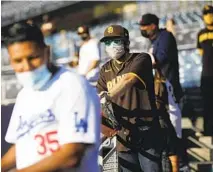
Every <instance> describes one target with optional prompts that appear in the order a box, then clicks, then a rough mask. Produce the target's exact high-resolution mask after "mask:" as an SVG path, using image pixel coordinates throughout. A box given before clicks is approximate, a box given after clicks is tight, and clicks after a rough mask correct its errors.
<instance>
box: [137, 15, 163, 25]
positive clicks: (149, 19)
mask: <svg viewBox="0 0 213 172" xmlns="http://www.w3.org/2000/svg"><path fill="white" fill-rule="evenodd" d="M139 24H140V25H141V26H146V25H150V24H155V25H156V26H158V25H159V18H158V17H157V16H156V15H155V14H151V13H146V14H144V15H142V17H141V20H140V22H139Z"/></svg>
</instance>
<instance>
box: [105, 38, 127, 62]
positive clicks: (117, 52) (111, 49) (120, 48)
mask: <svg viewBox="0 0 213 172" xmlns="http://www.w3.org/2000/svg"><path fill="white" fill-rule="evenodd" d="M106 52H107V54H108V55H109V57H111V58H112V59H115V60H117V59H119V58H120V57H121V56H122V55H123V54H124V53H125V49H124V44H123V43H122V42H121V41H120V42H111V43H110V44H106Z"/></svg>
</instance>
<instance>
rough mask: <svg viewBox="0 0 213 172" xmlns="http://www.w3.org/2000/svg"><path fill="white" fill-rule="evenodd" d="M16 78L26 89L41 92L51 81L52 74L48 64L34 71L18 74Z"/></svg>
mask: <svg viewBox="0 0 213 172" xmlns="http://www.w3.org/2000/svg"><path fill="white" fill-rule="evenodd" d="M16 77H17V79H18V81H19V83H20V84H21V85H22V86H23V87H24V88H30V89H34V90H39V89H41V88H42V87H43V86H44V85H45V84H46V83H47V81H48V80H49V79H50V77H51V73H50V71H49V70H48V69H47V66H46V64H43V65H41V66H40V67H39V68H37V69H35V70H33V71H28V72H16Z"/></svg>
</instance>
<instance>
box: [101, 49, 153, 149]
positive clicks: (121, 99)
mask: <svg viewBox="0 0 213 172" xmlns="http://www.w3.org/2000/svg"><path fill="white" fill-rule="evenodd" d="M124 58H125V59H126V60H125V62H123V63H121V64H118V63H117V62H116V61H115V60H110V61H109V62H107V63H106V64H105V65H103V67H102V69H101V72H100V77H99V80H98V83H97V89H98V92H101V91H110V90H111V89H112V88H113V87H114V86H115V85H116V84H117V83H118V82H119V80H120V79H121V78H122V77H124V76H125V75H126V74H127V73H131V74H132V75H135V76H136V77H137V78H138V80H137V82H136V83H135V84H134V85H133V86H132V87H131V88H129V89H128V90H126V91H125V92H123V93H122V95H120V96H117V97H114V98H113V99H112V102H113V110H114V112H115V115H116V118H117V119H118V121H119V123H120V124H121V125H122V126H123V131H124V130H126V129H127V130H128V128H129V127H131V125H132V124H135V123H136V122H135V119H137V118H141V117H153V116H155V113H154V110H155V108H156V105H155V95H154V81H153V74H152V63H151V60H150V57H149V55H148V54H146V53H141V54H137V53H126V54H125V57H124ZM124 133H125V132H119V134H118V135H119V136H120V137H121V138H120V139H119V141H120V142H125V140H126V135H125V134H124ZM124 144H126V143H123V146H124ZM123 146H122V147H123ZM125 146H126V147H128V145H125ZM123 148H124V147H123ZM123 148H121V149H120V150H123ZM124 149H125V148H124Z"/></svg>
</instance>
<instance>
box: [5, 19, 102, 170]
mask: <svg viewBox="0 0 213 172" xmlns="http://www.w3.org/2000/svg"><path fill="white" fill-rule="evenodd" d="M5 44H6V45H7V49H8V52H9V55H10V63H11V65H12V67H13V69H14V71H15V74H16V77H17V79H18V81H19V82H20V84H21V85H22V86H23V88H22V90H21V91H20V92H19V93H18V96H17V99H16V103H15V106H14V109H13V112H12V116H11V119H10V122H9V126H8V129H7V133H6V136H5V140H6V141H7V142H8V143H11V144H12V146H11V147H10V149H9V150H8V152H7V153H6V154H5V155H4V156H3V157H2V159H1V171H2V172H6V171H8V170H10V169H11V168H13V167H16V169H17V170H16V172H53V171H60V172H65V171H69V172H72V171H75V172H99V167H98V163H97V161H98V160H97V158H98V148H99V140H100V103H99V102H100V101H99V97H98V95H97V93H96V90H95V89H94V88H93V87H92V86H91V85H90V84H89V83H88V81H87V80H86V79H85V78H83V77H81V76H79V75H77V74H76V73H73V72H71V71H69V70H67V69H65V68H63V67H56V66H54V65H53V64H50V63H49V56H50V54H49V48H48V46H46V44H45V43H44V37H43V35H42V32H41V30H40V29H39V28H38V27H37V26H35V25H29V24H27V23H22V24H19V23H17V24H14V25H13V26H11V27H10V28H9V29H8V33H7V35H6V36H5Z"/></svg>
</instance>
